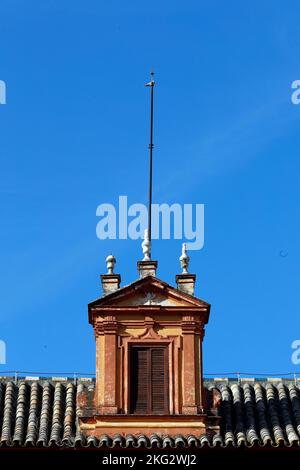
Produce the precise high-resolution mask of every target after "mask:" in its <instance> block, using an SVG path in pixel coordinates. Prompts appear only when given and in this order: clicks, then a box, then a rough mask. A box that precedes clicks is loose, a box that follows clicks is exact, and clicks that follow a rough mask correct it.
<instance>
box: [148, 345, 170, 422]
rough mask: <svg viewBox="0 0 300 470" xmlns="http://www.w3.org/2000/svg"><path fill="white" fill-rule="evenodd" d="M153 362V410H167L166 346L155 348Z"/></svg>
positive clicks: (162, 411)
mask: <svg viewBox="0 0 300 470" xmlns="http://www.w3.org/2000/svg"><path fill="white" fill-rule="evenodd" d="M151 353H152V361H151V362H152V364H151V389H152V390H151V391H152V393H151V395H152V396H151V398H152V412H153V413H164V412H166V400H167V397H166V390H165V384H166V373H167V371H166V364H165V348H153V349H152V351H151Z"/></svg>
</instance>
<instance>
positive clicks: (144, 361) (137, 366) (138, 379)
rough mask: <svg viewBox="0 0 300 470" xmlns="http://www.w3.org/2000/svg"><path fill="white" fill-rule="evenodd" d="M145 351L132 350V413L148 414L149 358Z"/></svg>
mask: <svg viewBox="0 0 300 470" xmlns="http://www.w3.org/2000/svg"><path fill="white" fill-rule="evenodd" d="M148 356H149V354H148V350H147V349H145V348H144V349H138V348H133V351H132V361H131V372H132V373H131V377H132V380H131V393H132V397H131V403H132V413H137V414H144V413H147V412H148V374H149V371H148V369H149V364H148V363H149V358H148Z"/></svg>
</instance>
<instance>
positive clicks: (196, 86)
mask: <svg viewBox="0 0 300 470" xmlns="http://www.w3.org/2000/svg"><path fill="white" fill-rule="evenodd" d="M0 14H1V30H0V45H1V55H0V79H1V80H5V82H6V85H7V104H6V105H2V106H0V126H1V127H0V135H1V146H0V159H1V166H0V169H1V170H0V194H1V199H0V215H1V231H0V283H1V287H0V292H1V295H0V339H2V340H4V341H6V344H7V364H6V365H1V366H0V375H1V371H4V370H11V369H17V370H27V371H49V372H51V371H58V372H59V371H61V372H63V371H82V372H93V371H94V362H95V353H94V337H93V331H92V327H91V326H90V325H89V324H88V320H87V304H88V302H90V301H92V300H94V299H95V298H97V297H98V296H100V294H101V288H100V282H99V275H100V273H103V272H104V271H105V263H104V259H105V256H106V255H107V254H108V253H109V252H111V251H112V252H113V253H114V255H115V256H116V258H117V271H118V272H120V273H121V276H122V282H123V283H124V284H128V283H130V282H132V281H133V280H135V279H136V278H137V272H136V262H137V260H138V259H140V258H141V249H140V241H137V242H135V241H130V240H129V241H126V240H125V241H124V240H122V241H110V240H107V241H100V240H99V239H97V238H96V234H95V229H96V223H97V218H96V215H95V212H96V207H97V206H98V205H99V204H101V203H104V202H111V203H116V202H117V199H118V196H119V195H128V199H129V203H130V204H131V203H134V202H142V203H143V202H144V203H146V200H147V184H148V183H147V181H148V177H147V171H148V153H147V145H148V97H149V96H148V91H149V90H147V89H145V87H144V83H145V82H146V81H147V80H148V76H149V75H148V73H149V70H150V68H151V67H153V68H154V69H155V71H156V81H157V85H158V86H157V88H156V108H155V112H156V114H155V163H154V202H158V203H160V202H168V203H173V202H180V203H204V204H205V246H204V249H203V250H201V251H194V252H191V253H190V255H191V266H190V267H191V270H192V271H193V272H195V273H196V274H197V295H198V296H199V297H201V298H203V299H205V300H207V301H208V302H210V303H211V304H212V309H211V318H210V322H209V325H208V327H207V330H206V336H205V347H204V366H205V371H206V372H207V373H210V372H211V373H218V372H230V371H242V372H250V373H284V372H292V371H296V372H298V373H300V365H298V366H295V365H293V364H292V363H291V353H292V350H291V343H292V341H293V340H295V339H299V338H300V328H299V301H298V293H299V269H300V268H299V266H300V253H299V225H300V224H299V195H300V181H299V174H300V163H299V144H300V133H299V126H300V106H295V105H292V103H291V99H290V97H291V83H292V81H293V80H296V79H300V61H299V50H300V29H299V15H300V5H299V2H297V1H291V2H289V4H287V3H286V2H283V1H272V2H271V1H270V0H269V1H262V0H259V1H257V0H252V1H245V2H240V1H237V0H236V1H226V2H222V1H212V0H207V1H203V0H202V1H189V2H186V1H175V0H172V1H164V2H161V1H156V0H154V1H151V2H149V1H147V2H145V1H140V0H139V1H128V2H124V1H116V0H112V1H109V2H107V1H106V2H105V1H96V0H94V1H93V0H91V1H89V2H86V1H83V0H80V1H79V0H73V1H72V2H70V1H66V0H56V1H48V2H41V1H38V0H36V1H32V0H26V1H22V0H3V1H2V2H1V13H0ZM179 255H180V242H179V241H170V242H168V241H157V242H155V243H154V244H153V257H154V258H155V259H157V260H158V262H159V271H158V276H159V277H160V278H161V279H163V280H165V281H167V282H169V283H171V284H174V283H175V275H176V273H178V272H179V262H178V257H179Z"/></svg>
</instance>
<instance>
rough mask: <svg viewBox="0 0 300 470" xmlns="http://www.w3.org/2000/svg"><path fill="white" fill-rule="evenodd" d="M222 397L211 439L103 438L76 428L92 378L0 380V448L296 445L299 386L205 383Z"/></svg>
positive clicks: (299, 438)
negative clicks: (216, 429)
mask: <svg viewBox="0 0 300 470" xmlns="http://www.w3.org/2000/svg"><path fill="white" fill-rule="evenodd" d="M205 385H206V387H207V388H208V389H211V388H217V389H218V390H219V392H220V394H221V406H220V414H221V432H220V434H215V435H214V436H209V435H202V436H200V435H199V436H197V435H193V436H192V435H191V436H189V437H188V438H183V437H182V436H177V437H176V438H174V439H172V438H170V437H168V436H157V435H153V436H151V438H150V439H149V438H147V437H145V436H143V435H140V436H137V437H135V436H132V435H122V434H121V433H119V434H117V435H114V436H107V435H103V436H102V437H101V438H100V439H96V438H95V437H92V436H90V437H88V438H86V437H85V436H84V434H82V433H81V431H80V429H79V425H78V416H79V414H80V411H79V405H78V398H77V397H78V395H79V394H80V393H82V392H84V391H88V390H89V391H92V390H93V389H94V387H95V383H94V381H93V380H91V379H85V380H84V379H82V380H79V381H78V382H77V384H75V383H74V380H72V379H67V380H46V379H45V380H25V379H24V380H22V379H21V380H18V383H14V382H13V381H12V380H11V378H9V379H3V380H2V381H0V445H1V446H4V447H5V446H35V447H36V446H41V447H43V446H45V447H47V446H54V447H56V446H59V447H62V446H65V447H88V446H90V447H118V446H120V447H130V446H131V447H145V448H150V447H162V448H165V447H177V446H183V447H199V448H202V447H203V448H204V447H205V448H206V447H226V448H229V447H243V446H248V447H252V446H253V447H255V446H263V447H268V446H275V447H279V446H283V447H291V446H300V385H299V384H297V383H295V382H294V381H292V380H282V381H279V382H267V381H264V382H263V381H254V382H253V381H252V380H249V381H248V382H245V383H239V382H237V381H232V382H226V381H223V382H222V381H207V382H206V383H205Z"/></svg>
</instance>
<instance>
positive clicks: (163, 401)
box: [130, 346, 168, 414]
mask: <svg viewBox="0 0 300 470" xmlns="http://www.w3.org/2000/svg"><path fill="white" fill-rule="evenodd" d="M166 354H167V348H165V347H159V346H141V347H136V346H135V347H132V348H131V381H130V398H131V399H130V412H131V413H134V414H163V413H168V367H167V355H166Z"/></svg>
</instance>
